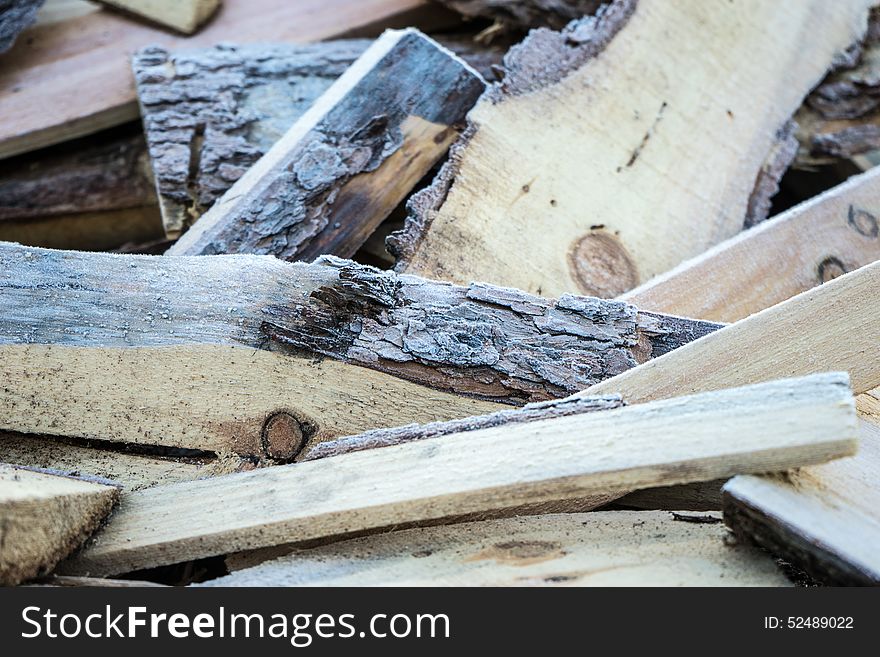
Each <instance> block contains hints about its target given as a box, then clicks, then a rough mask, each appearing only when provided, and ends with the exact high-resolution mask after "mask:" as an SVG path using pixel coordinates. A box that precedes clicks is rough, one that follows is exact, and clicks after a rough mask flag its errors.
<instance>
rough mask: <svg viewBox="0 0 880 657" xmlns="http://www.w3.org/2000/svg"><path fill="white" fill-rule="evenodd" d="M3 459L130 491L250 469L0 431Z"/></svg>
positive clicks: (225, 462)
mask: <svg viewBox="0 0 880 657" xmlns="http://www.w3.org/2000/svg"><path fill="white" fill-rule="evenodd" d="M0 461H2V462H4V463H11V464H14V465H20V466H25V467H30V468H39V469H44V470H54V471H56V472H63V473H66V474H70V475H74V476H80V475H81V476H87V477H98V478H100V479H106V480H108V481H112V482H113V483H115V484H117V485H119V486H121V487H122V488H125V489H128V490H138V489H140V488H149V487H150V486H155V485H157V484H172V483H176V482H178V481H192V480H193V479H203V478H205V477H212V476H216V475H219V474H229V473H231V472H236V471H238V470H246V469H250V468H252V467H253V466H252V465H251V464H249V463H242V461H241V460H240V459H211V458H205V457H202V458H200V459H186V460H184V459H174V458H163V457H155V456H145V455H142V454H136V453H131V452H125V451H110V450H107V449H101V448H100V446H96V445H95V444H94V443H90V444H83V442H82V441H80V442H79V443H77V442H72V441H64V440H59V439H54V440H53V439H49V438H47V437H45V436H30V435H27V434H20V433H10V432H7V431H0Z"/></svg>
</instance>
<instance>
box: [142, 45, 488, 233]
mask: <svg viewBox="0 0 880 657" xmlns="http://www.w3.org/2000/svg"><path fill="white" fill-rule="evenodd" d="M439 40H440V42H441V43H443V44H444V45H446V46H447V47H449V48H451V49H452V50H453V51H455V52H456V53H458V54H460V55H461V56H462V57H464V58H465V59H466V60H467V61H468V63H469V64H471V65H472V66H474V68H476V69H477V70H478V71H480V73H481V74H482V75H483V76H484V77H486V78H487V79H491V77H490V76H491V75H492V67H494V66H496V65H497V64H499V63H500V62H501V56H502V53H501V52H500V51H499V50H497V49H490V48H482V47H480V46H478V45H477V44H475V43H474V42H473V41H471V40H469V39H466V38H462V37H449V38H445V39H439ZM369 44H370V41H369V40H367V39H351V40H336V41H327V42H323V43H315V44H309V45H296V44H281V43H279V44H259V45H257V44H249V45H230V44H224V45H220V46H216V47H214V48H208V49H198V50H189V51H180V52H175V53H170V52H168V51H167V50H165V49H162V48H155V47H154V48H148V49H146V50H142V51H140V52H139V53H137V54H136V55H135V56H134V60H133V66H134V71H135V80H136V82H137V87H138V96H139V98H140V103H141V109H142V114H143V119H144V128H145V130H146V133H147V139H148V141H149V144H150V158H151V161H152V166H153V171H154V172H155V176H156V186H157V189H158V193H159V195H160V197H161V200H162V212H163V217H164V220H165V224H166V230H167V231H168V233H169V234H177V233H179V232H180V231H182V230H183V229H184V228H186V227H187V226H188V225H189V224H190V223H192V221H194V220H195V219H197V218H198V217H199V216H200V215H201V214H202V213H204V212H205V211H206V210H207V209H208V208H210V207H211V205H213V203H214V202H215V201H216V200H217V199H218V198H220V196H222V195H223V194H224V193H225V192H226V190H228V189H229V188H230V187H231V186H232V184H233V183H235V181H237V180H238V179H239V178H240V177H241V176H242V175H243V173H244V172H245V171H246V170H247V169H248V168H249V167H250V166H251V165H252V164H254V163H255V162H256V161H257V160H258V159H259V158H260V157H262V156H263V155H264V154H265V153H266V152H267V151H268V150H269V148H271V147H272V145H273V144H274V143H275V142H276V141H277V140H278V139H279V138H280V137H281V136H282V135H283V134H284V133H285V132H286V131H287V129H288V128H289V127H290V126H291V125H293V123H294V122H295V121H296V120H297V119H298V118H299V117H300V116H302V115H303V114H304V113H305V111H306V110H307V109H308V108H309V107H311V105H312V103H313V102H314V101H315V100H316V99H317V98H319V97H320V96H321V95H322V94H323V93H324V92H325V91H326V90H327V89H328V88H329V87H330V85H331V84H333V82H335V81H336V79H337V78H338V77H339V76H340V75H341V74H342V73H343V72H344V71H345V69H347V68H348V67H349V66H350V65H351V63H352V62H353V61H354V60H355V59H357V57H359V56H360V55H361V54H362V53H363V51H364V50H366V48H367V47H368V46H369Z"/></svg>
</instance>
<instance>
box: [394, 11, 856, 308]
mask: <svg viewBox="0 0 880 657" xmlns="http://www.w3.org/2000/svg"><path fill="white" fill-rule="evenodd" d="M867 6H868V3H867V2H864V1H863V0H848V1H845V2H837V3H834V5H833V6H832V5H831V4H829V3H827V2H823V1H822V0H811V1H807V2H798V3H793V4H792V3H767V2H763V1H761V0H748V1H747V2H736V3H730V2H727V1H726V0H725V1H721V0H716V1H712V2H696V3H684V4H679V3H666V2H663V3H650V2H643V3H638V4H637V3H636V2H634V1H632V0H616V1H615V2H613V3H611V4H610V5H608V6H607V7H605V8H604V9H602V10H600V11H599V12H598V13H597V14H596V16H595V17H588V18H585V19H582V20H580V21H578V22H574V23H572V24H571V25H569V26H568V27H566V28H565V30H563V31H562V32H552V31H548V30H546V29H541V30H536V31H534V32H533V33H532V34H531V35H530V36H529V37H528V38H527V39H526V40H525V41H524V42H523V43H522V44H521V45H519V46H516V47H515V48H513V49H512V50H511V52H510V53H509V54H508V55H507V57H506V58H505V67H506V69H507V70H506V75H505V78H504V80H503V81H502V82H501V83H498V84H495V85H494V86H493V87H491V88H490V90H489V91H488V92H487V94H486V95H484V96H483V98H482V99H481V101H480V102H479V103H478V104H477V106H476V107H475V108H474V110H473V111H472V112H471V113H470V115H469V119H470V121H469V124H470V125H469V127H468V129H467V130H466V131H465V135H464V137H463V138H462V140H460V142H459V143H458V144H456V145H455V146H454V147H453V149H452V151H453V154H452V157H451V161H450V163H449V164H448V165H447V166H446V167H445V168H444V170H443V171H442V172H441V174H440V175H439V176H438V178H437V179H436V180H435V182H434V185H433V186H432V187H431V188H430V189H429V190H427V191H426V192H424V193H422V194H421V195H419V196H418V197H416V199H415V200H414V201H413V203H412V216H411V217H410V219H409V222H408V225H407V228H406V229H405V230H404V231H403V232H402V233H401V234H399V235H397V236H395V237H393V238H392V239H391V240H390V241H389V248H390V249H392V250H393V251H394V252H395V253H396V255H397V257H398V259H399V263H398V268H399V270H400V271H405V272H409V273H415V274H420V275H424V276H428V277H432V278H441V279H445V280H451V281H455V282H465V281H469V280H485V281H488V282H492V283H498V284H503V285H510V286H515V287H519V288H521V289H524V290H527V291H531V292H538V293H544V294H551V295H556V294H559V293H562V292H571V291H576V290H577V291H580V292H583V293H587V294H596V295H597V296H615V295H617V294H620V293H622V292H624V291H626V290H628V289H630V288H632V287H634V286H636V285H637V284H639V283H641V282H643V281H646V280H648V279H649V278H651V277H652V276H654V275H656V274H659V273H661V272H664V271H666V270H668V269H670V268H671V267H673V266H675V265H677V264H678V263H680V262H681V261H683V260H685V259H686V258H689V257H692V256H694V255H696V254H698V253H700V252H702V251H704V250H705V249H706V248H707V247H709V246H711V245H713V244H716V243H718V242H720V241H722V240H724V239H727V238H729V237H731V236H733V235H734V234H736V233H737V232H739V231H740V230H742V228H743V226H744V224H746V223H747V222H748V221H753V220H754V218H751V219H750V218H748V217H747V209H748V208H749V207H753V208H760V207H764V206H766V204H765V203H763V202H762V201H761V200H760V199H757V198H753V197H752V196H753V193H754V192H755V190H756V189H757V190H758V193H759V194H760V193H762V191H761V190H763V193H767V191H768V190H771V191H772V188H773V187H775V185H770V184H768V181H767V180H766V177H767V176H768V175H771V174H773V172H776V173H777V174H779V173H781V170H780V167H779V166H778V164H777V165H768V164H767V157H768V153H769V154H770V157H771V159H777V158H778V157H780V156H781V155H784V154H785V153H786V152H787V151H786V149H778V148H774V147H775V146H776V145H777V144H778V140H779V135H780V130H782V129H784V128H785V126H786V125H787V122H788V121H789V119H790V118H791V116H792V114H793V113H794V112H795V110H796V109H797V108H798V106H799V105H800V104H801V101H802V100H803V98H804V96H805V95H806V94H807V93H808V92H809V90H810V89H811V88H812V87H813V86H814V85H815V84H816V83H818V82H819V80H820V79H821V77H822V76H823V75H824V74H825V72H826V71H827V69H828V67H829V65H831V63H832V62H833V61H834V58H835V55H836V54H837V53H839V52H840V51H842V50H844V49H845V48H847V46H849V45H850V44H851V43H852V42H853V41H855V40H857V39H858V38H859V37H860V36H861V35H862V33H863V32H864V29H865V17H866V15H867ZM805 33H808V34H814V35H817V38H815V39H810V40H809V44H806V45H805V43H804V40H803V34H805ZM804 47H806V48H807V49H808V50H807V51H805V50H804ZM683 69H686V70H687V71H688V74H687V75H681V71H682V70H683ZM632 71H639V78H638V79H639V83H638V84H633V82H632V79H631V75H630V73H631V72H632ZM732 72H735V74H733V73H732ZM707 89H711V90H712V92H711V100H706V99H707V98H709V96H706V94H707V93H708V92H707V91H706V90H707ZM609 116H613V117H620V119H619V120H617V121H616V122H615V124H614V129H613V130H609V129H607V123H608V117H609ZM625 117H627V118H625ZM536 122H537V123H538V125H539V126H540V129H536ZM783 136H784V135H783ZM682 145H686V149H687V156H686V157H683V156H682V150H681V148H682ZM771 151H772V152H771ZM560 154H562V155H560ZM789 154H790V152H789ZM765 165H766V166H765ZM694 190H699V194H695V193H694ZM646 217H647V218H650V220H649V221H646ZM487 244H491V245H492V247H491V249H490V248H487V246H486V245H487Z"/></svg>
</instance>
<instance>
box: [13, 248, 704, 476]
mask: <svg viewBox="0 0 880 657" xmlns="http://www.w3.org/2000/svg"><path fill="white" fill-rule="evenodd" d="M325 262H326V264H304V263H293V264H290V263H284V262H281V261H279V260H277V259H275V258H271V257H262V256H214V257H210V258H204V257H183V256H181V257H174V258H166V257H162V258H156V257H150V256H122V255H110V254H86V253H79V252H70V251H49V250H43V249H30V248H25V247H20V246H17V245H8V244H7V245H0V290H2V298H3V305H4V313H3V316H2V317H0V354H2V355H0V379H2V380H4V381H8V382H14V385H8V386H4V387H3V388H2V392H0V429H9V430H14V431H23V432H27V433H39V434H51V435H67V436H77V437H85V438H96V439H103V440H114V441H122V442H131V443H146V444H159V445H169V446H176V447H187V448H190V449H201V450H209V451H215V452H219V453H225V452H228V451H234V452H236V453H238V454H240V455H244V456H256V457H258V458H266V457H270V458H276V459H281V460H285V459H290V458H293V457H294V456H296V454H297V453H298V452H299V451H300V449H301V448H302V447H303V446H305V445H306V444H308V443H309V441H320V440H326V439H329V438H334V437H338V436H344V435H351V434H357V433H361V432H363V431H366V430H368V429H373V428H376V427H384V426H395V425H402V424H407V423H409V422H414V421H415V422H430V421H436V420H448V419H451V418H456V417H458V418H460V417H467V416H470V415H478V414H481V413H488V412H492V411H495V410H499V409H500V408H502V407H501V406H500V404H501V403H507V404H522V403H524V402H528V401H541V400H546V399H552V398H555V397H561V396H564V395H566V394H570V393H572V392H575V391H577V390H580V389H582V388H584V387H586V386H587V385H590V384H592V383H594V382H596V381H599V380H601V379H603V378H606V377H608V376H611V375H614V374H617V373H619V372H621V371H623V370H625V369H627V368H629V367H633V366H635V365H637V364H638V363H640V362H644V361H645V360H647V359H648V358H651V357H655V356H657V355H659V354H662V353H665V352H667V351H669V350H670V349H675V348H677V347H678V346H680V345H682V344H684V343H686V342H689V341H690V340H693V339H695V338H698V337H700V336H701V335H705V334H706V333H708V332H710V331H713V330H716V329H717V328H719V326H720V325H718V324H713V323H711V322H696V321H692V320H687V319H682V318H678V317H672V316H667V315H659V314H654V313H640V312H639V311H638V310H637V309H636V308H635V307H633V306H630V305H628V304H625V303H621V302H615V301H603V300H599V299H591V298H586V297H575V296H570V295H565V296H563V297H561V298H560V299H559V300H555V301H554V300H548V299H542V298H540V297H534V296H531V295H528V294H525V293H522V292H519V291H517V290H511V289H506V288H496V287H492V286H488V285H483V284H479V283H475V284H472V285H470V286H469V287H466V288H465V287H459V286H454V285H450V284H446V283H437V282H432V281H427V280H424V279H420V278H416V277H412V276H400V275H397V274H394V273H392V272H383V271H380V270H377V269H374V268H372V267H365V266H362V265H356V264H354V263H351V262H346V261H341V260H338V259H328V260H326V261H325ZM316 356H318V357H319V358H317V359H316ZM321 356H323V357H326V358H320V357H321ZM119 381H137V385H136V386H121V385H119ZM47 383H48V384H50V385H47ZM72 401H73V402H75V403H72ZM35 409H39V412H35ZM276 429H277V431H276Z"/></svg>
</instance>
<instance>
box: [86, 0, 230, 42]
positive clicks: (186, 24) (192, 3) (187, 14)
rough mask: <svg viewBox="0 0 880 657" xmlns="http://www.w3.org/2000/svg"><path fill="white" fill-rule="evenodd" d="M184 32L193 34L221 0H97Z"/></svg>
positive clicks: (215, 9)
mask: <svg viewBox="0 0 880 657" xmlns="http://www.w3.org/2000/svg"><path fill="white" fill-rule="evenodd" d="M96 1H97V2H99V3H100V4H102V5H107V6H109V7H113V8H115V9H122V10H124V11H126V12H129V13H131V14H134V15H137V16H140V17H143V18H146V19H147V20H150V21H153V22H155V23H159V24H160V25H164V26H165V27H170V28H172V29H174V30H177V31H178V32H182V33H183V34H193V33H194V32H195V31H197V30H198V29H199V27H201V26H202V24H203V23H204V22H205V21H207V20H208V19H209V18H211V16H212V15H213V14H214V12H216V11H217V9H218V8H219V7H220V0H96Z"/></svg>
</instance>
